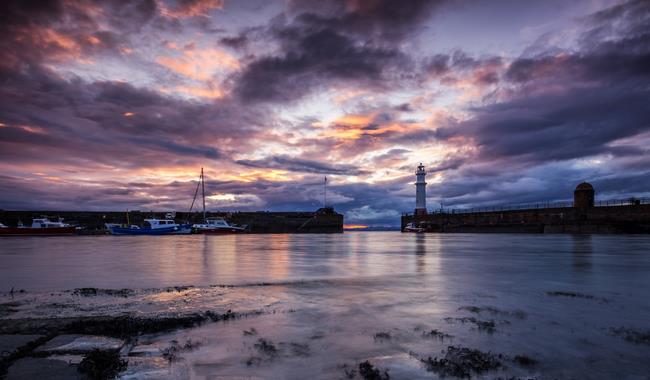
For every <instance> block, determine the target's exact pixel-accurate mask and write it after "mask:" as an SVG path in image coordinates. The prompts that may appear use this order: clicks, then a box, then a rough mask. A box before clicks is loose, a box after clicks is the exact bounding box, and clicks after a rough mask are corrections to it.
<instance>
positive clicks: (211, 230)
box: [192, 217, 247, 235]
mask: <svg viewBox="0 0 650 380" xmlns="http://www.w3.org/2000/svg"><path fill="white" fill-rule="evenodd" d="M192 229H193V230H194V232H196V233H197V234H212V235H215V234H237V233H242V232H247V229H246V226H236V225H233V224H230V223H228V222H226V220H225V219H223V218H217V217H215V218H207V219H206V220H205V223H201V224H194V225H193V226H192Z"/></svg>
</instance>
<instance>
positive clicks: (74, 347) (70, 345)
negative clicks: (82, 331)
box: [35, 335, 124, 354]
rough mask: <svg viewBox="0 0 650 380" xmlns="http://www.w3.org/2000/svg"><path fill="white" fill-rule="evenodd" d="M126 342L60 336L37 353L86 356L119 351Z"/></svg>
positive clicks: (85, 336) (104, 338)
mask: <svg viewBox="0 0 650 380" xmlns="http://www.w3.org/2000/svg"><path fill="white" fill-rule="evenodd" d="M122 346H124V341H123V340H121V339H116V338H109V337H105V336H96V335H59V336H57V337H55V338H52V339H51V340H50V341H48V342H47V343H45V344H44V345H42V346H40V347H38V348H37V349H36V350H35V352H39V353H48V354H84V353H87V352H90V351H92V350H94V349H99V350H119V349H120V348H122Z"/></svg>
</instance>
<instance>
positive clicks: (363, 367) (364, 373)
mask: <svg viewBox="0 0 650 380" xmlns="http://www.w3.org/2000/svg"><path fill="white" fill-rule="evenodd" d="M359 375H361V378H363V379H364V380H389V379H390V375H388V371H383V372H382V371H380V370H379V368H375V367H374V366H373V365H372V364H371V363H370V362H369V361H367V360H366V361H364V362H362V363H359Z"/></svg>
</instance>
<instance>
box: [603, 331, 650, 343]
mask: <svg viewBox="0 0 650 380" xmlns="http://www.w3.org/2000/svg"><path fill="white" fill-rule="evenodd" d="M609 330H610V332H611V333H612V334H613V335H617V336H620V337H622V338H623V339H625V340H626V341H628V342H630V343H635V344H650V330H645V331H640V330H634V329H630V328H625V327H618V328H614V327H612V328H610V329H609Z"/></svg>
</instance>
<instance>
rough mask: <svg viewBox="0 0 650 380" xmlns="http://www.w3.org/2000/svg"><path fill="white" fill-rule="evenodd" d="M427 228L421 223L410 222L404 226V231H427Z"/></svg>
mask: <svg viewBox="0 0 650 380" xmlns="http://www.w3.org/2000/svg"><path fill="white" fill-rule="evenodd" d="M425 231H426V228H425V227H424V226H423V225H421V224H416V223H413V222H411V223H409V224H407V225H406V226H405V227H404V232H425Z"/></svg>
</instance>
